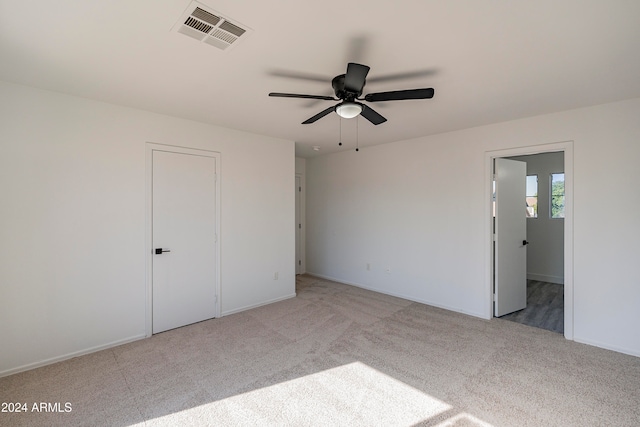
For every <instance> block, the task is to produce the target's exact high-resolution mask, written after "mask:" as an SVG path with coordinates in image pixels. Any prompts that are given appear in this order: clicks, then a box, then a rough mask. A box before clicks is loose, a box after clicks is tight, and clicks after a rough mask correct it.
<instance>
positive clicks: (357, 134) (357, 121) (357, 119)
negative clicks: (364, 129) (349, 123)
mask: <svg viewBox="0 0 640 427" xmlns="http://www.w3.org/2000/svg"><path fill="white" fill-rule="evenodd" d="M359 118H360V117H356V151H360V148H358V139H359V138H358V136H359V135H360V133H359V132H358V130H359V129H360V128H359V127H358V123H360V120H359Z"/></svg>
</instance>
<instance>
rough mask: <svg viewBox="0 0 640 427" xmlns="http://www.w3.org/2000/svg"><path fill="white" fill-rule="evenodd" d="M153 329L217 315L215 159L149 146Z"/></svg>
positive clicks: (154, 331)
mask: <svg viewBox="0 0 640 427" xmlns="http://www.w3.org/2000/svg"><path fill="white" fill-rule="evenodd" d="M152 162H153V165H152V168H153V172H152V173H153V178H152V227H153V228H152V236H153V237H152V240H153V248H154V250H153V255H152V257H153V261H152V264H153V265H152V274H153V279H152V329H153V333H158V332H162V331H166V330H169V329H173V328H177V327H180V326H184V325H188V324H191V323H195V322H199V321H202V320H206V319H210V318H213V317H215V314H216V298H217V296H216V267H217V266H216V182H215V181H216V159H215V157H207V156H204V155H203V156H200V155H192V154H185V153H175V152H168V151H159V150H154V151H153V159H152Z"/></svg>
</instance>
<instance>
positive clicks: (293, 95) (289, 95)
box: [269, 92, 339, 101]
mask: <svg viewBox="0 0 640 427" xmlns="http://www.w3.org/2000/svg"><path fill="white" fill-rule="evenodd" d="M269 96H276V97H279V98H305V99H324V100H325V101H339V100H338V99H336V98H334V97H332V96H324V95H300V94H297V93H280V92H271V93H270V94H269Z"/></svg>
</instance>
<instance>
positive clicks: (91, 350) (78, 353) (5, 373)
mask: <svg viewBox="0 0 640 427" xmlns="http://www.w3.org/2000/svg"><path fill="white" fill-rule="evenodd" d="M146 337H147V336H146V335H145V334H142V335H136V336H133V337H129V338H125V339H123V340H118V341H113V342H110V343H108V344H103V345H98V346H95V347H90V348H87V349H84V350H79V351H74V352H73V353H67V354H65V355H62V356H57V357H52V358H50V359H45V360H42V361H40V362H34V363H29V364H27V365H22V366H18V367H17V368H11V369H7V370H5V371H1V372H0V378H2V377H7V376H9V375H13V374H17V373H20V372H24V371H29V370H31V369H36V368H40V367H42V366H46V365H51V364H54V363H58V362H62V361H63V360H69V359H73V358H74V357H79V356H84V355H85V354H90V353H95V352H97V351H101V350H106V349H109V348H113V347H117V346H119V345H123V344H127V343H130V342H133V341H138V340H140V339H143V338H146Z"/></svg>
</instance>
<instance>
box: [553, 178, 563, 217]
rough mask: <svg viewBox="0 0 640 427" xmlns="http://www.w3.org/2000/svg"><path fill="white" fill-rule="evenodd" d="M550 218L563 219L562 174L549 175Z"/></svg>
mask: <svg viewBox="0 0 640 427" xmlns="http://www.w3.org/2000/svg"><path fill="white" fill-rule="evenodd" d="M551 218H564V173H552V174H551Z"/></svg>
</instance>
